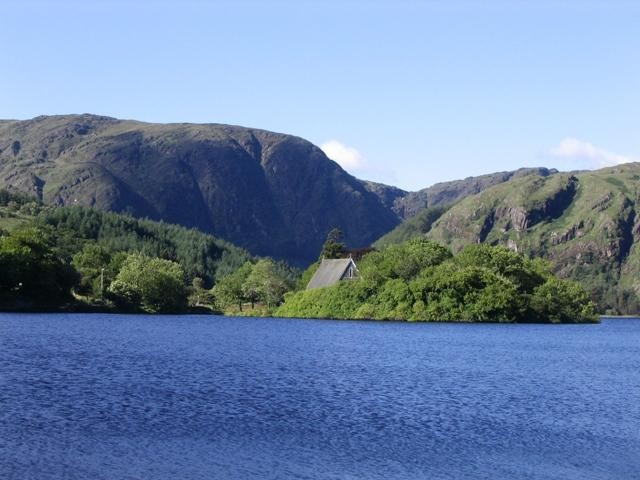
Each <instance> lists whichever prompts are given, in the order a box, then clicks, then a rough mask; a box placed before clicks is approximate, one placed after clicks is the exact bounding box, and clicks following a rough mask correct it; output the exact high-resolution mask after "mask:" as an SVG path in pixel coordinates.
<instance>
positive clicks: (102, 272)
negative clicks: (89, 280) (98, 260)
mask: <svg viewBox="0 0 640 480" xmlns="http://www.w3.org/2000/svg"><path fill="white" fill-rule="evenodd" d="M100 301H101V302H103V301H104V268H101V269H100Z"/></svg>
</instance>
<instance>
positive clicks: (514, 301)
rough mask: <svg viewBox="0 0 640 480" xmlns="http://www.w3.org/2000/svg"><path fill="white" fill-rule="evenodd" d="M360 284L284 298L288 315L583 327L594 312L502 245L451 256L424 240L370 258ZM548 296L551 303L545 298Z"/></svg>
mask: <svg viewBox="0 0 640 480" xmlns="http://www.w3.org/2000/svg"><path fill="white" fill-rule="evenodd" d="M359 269H360V273H361V279H360V280H355V281H353V280H352V281H343V282H340V283H338V284H337V285H334V286H331V287H326V288H321V289H315V290H306V291H299V292H295V293H290V294H287V295H286V297H285V298H286V301H285V303H284V305H283V306H282V307H280V309H279V310H278V311H277V314H278V315H282V316H287V317H310V318H371V319H379V320H414V321H482V322H523V321H529V322H553V323H557V322H585V321H595V318H596V317H595V307H594V304H593V303H592V302H591V301H590V300H589V298H588V296H587V294H586V293H585V291H584V289H582V288H581V287H580V286H579V285H578V284H575V283H573V282H567V281H563V280H559V279H557V278H555V277H554V276H553V275H552V274H551V272H550V270H549V265H548V264H546V263H545V262H541V261H532V260H530V259H527V258H525V257H523V256H522V255H519V254H517V253H514V252H512V251H510V250H508V249H507V248H504V247H491V246H487V245H473V246H470V247H467V248H466V249H464V250H462V252H461V253H460V254H459V255H458V256H456V257H454V256H453V255H452V254H451V252H450V251H449V250H448V249H447V248H445V247H443V246H441V245H439V244H437V243H435V242H433V241H429V240H425V239H424V238H416V239H413V240H410V241H408V242H405V243H403V244H400V245H394V246H391V247H389V248H387V249H385V250H382V251H380V252H374V253H370V254H369V255H367V256H366V257H365V258H364V259H363V260H362V262H361V263H360V265H359ZM550 297H553V301H551V300H549V298H550Z"/></svg>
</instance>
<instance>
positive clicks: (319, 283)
mask: <svg viewBox="0 0 640 480" xmlns="http://www.w3.org/2000/svg"><path fill="white" fill-rule="evenodd" d="M351 264H353V270H354V271H355V272H357V271H358V269H357V267H356V264H355V263H354V262H353V260H352V259H350V258H338V259H331V260H329V259H324V258H323V259H322V262H321V263H320V266H319V267H318V270H316V273H314V274H313V277H311V280H309V284H308V285H307V290H311V289H312V288H321V287H328V286H330V285H334V284H336V283H338V282H339V281H340V280H342V278H343V276H344V275H345V273H346V272H347V270H348V268H349V266H350V265H351Z"/></svg>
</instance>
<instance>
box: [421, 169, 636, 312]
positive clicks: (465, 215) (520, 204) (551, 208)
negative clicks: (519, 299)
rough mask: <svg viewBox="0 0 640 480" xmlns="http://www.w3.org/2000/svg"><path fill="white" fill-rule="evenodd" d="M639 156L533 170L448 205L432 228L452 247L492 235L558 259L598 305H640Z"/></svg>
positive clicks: (492, 240) (622, 308)
mask: <svg viewBox="0 0 640 480" xmlns="http://www.w3.org/2000/svg"><path fill="white" fill-rule="evenodd" d="M639 180H640V164H626V165H621V166H617V167H611V168H606V169H602V170H597V171H593V172H581V173H576V174H556V175H552V176H544V177H543V176H538V175H536V176H528V177H524V178H519V179H514V180H511V181H509V182H507V183H504V184H501V185H497V186H494V187H492V188H490V189H488V190H486V191H484V192H482V193H480V194H478V195H474V196H471V197H468V198H466V199H464V200H462V201H461V202H459V203H458V204H456V205H454V206H453V207H452V208H451V209H449V210H448V211H447V212H446V213H445V214H444V215H442V217H440V219H439V220H437V221H436V222H435V224H434V225H433V227H432V228H431V229H430V230H429V231H428V233H427V234H426V236H427V237H428V238H430V239H433V240H436V241H439V242H442V243H444V244H447V245H449V246H450V247H451V248H452V249H453V250H454V251H459V250H461V249H462V248H463V247H464V246H465V245H471V244H475V243H487V244H491V245H505V246H508V247H509V248H510V249H512V250H515V251H518V252H523V253H525V254H527V255H530V256H534V257H543V258H546V259H549V260H551V261H552V263H553V265H554V270H555V271H556V272H557V273H558V274H559V275H560V276H561V277H565V278H571V279H575V280H577V281H579V282H580V283H582V284H583V285H584V286H585V287H586V288H587V290H588V291H589V292H590V293H591V294H592V295H593V297H594V298H595V299H597V301H598V304H599V308H600V311H611V312H618V313H638V312H639V311H640V296H639V294H640V243H639V240H640V224H639V223H638V219H637V217H636V211H637V205H638V201H639V188H640V182H639Z"/></svg>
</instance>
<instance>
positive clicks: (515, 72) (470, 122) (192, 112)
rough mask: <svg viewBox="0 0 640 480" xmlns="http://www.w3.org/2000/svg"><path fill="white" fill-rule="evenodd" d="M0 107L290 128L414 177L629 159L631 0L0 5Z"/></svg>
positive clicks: (399, 176)
mask: <svg viewBox="0 0 640 480" xmlns="http://www.w3.org/2000/svg"><path fill="white" fill-rule="evenodd" d="M0 18H2V28H0V45H1V47H0V64H1V65H2V70H1V71H0V117H1V118H19V119H25V118H31V117H33V116H37V115H42V114H60V113H82V112H90V113H99V114H104V115H111V116H115V117H120V118H135V119H140V120H147V121H154V122H178V121H189V122H215V123H230V124H237V125H244V126H251V127H259V128H264V129H268V130H274V131H279V132H285V133H291V134H295V135H299V136H301V137H304V138H307V139H309V140H310V141H312V142H314V143H315V144H317V145H322V146H324V149H325V150H326V151H327V152H328V153H329V154H330V156H332V157H333V158H334V159H336V160H338V161H339V162H340V163H341V164H343V166H345V168H346V169H347V170H348V171H350V172H351V173H353V174H354V175H356V176H358V177H361V178H368V179H372V180H378V181H382V182H386V183H390V184H395V185H398V186H400V187H403V188H406V189H418V188H422V187H425V186H428V185H431V184H433V183H435V182H438V181H444V180H452V179H457V178H462V177H466V176H469V175H477V174H482V173H489V172H493V171H498V170H510V169H514V168H518V167H521V166H540V165H542V166H549V167H556V168H560V169H563V170H566V169H578V168H598V167H600V166H604V165H612V164H616V163H621V162H625V161H632V160H636V159H640V2H624V1H619V2H615V1H609V2H590V1H579V2H570V1H564V2H563V1H554V2H545V1H536V2H534V1H531V2H524V1H517V0H513V1H508V2H507V1H495V2H490V1H468V2H455V1H453V2H444V1H443V2H427V1H422V2H419V1H413V2H411V1H404V2H403V1H394V2H392V1H389V2H384V1H369V2H364V1H340V2H331V1H325V2H319V1H318V2H312V1H304V0H301V1H296V2H293V1H290V2H289V1H279V2H269V1H266V0H264V1H261V2H249V1H235V2H214V1H182V2H179V1H175V2H168V1H136V2H134V1H131V2H125V1H96V0H93V1H64V0H58V1H53V0H52V1H48V2H45V1H39V2H38V1H32V0H20V1H13V0H3V1H2V2H0Z"/></svg>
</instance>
